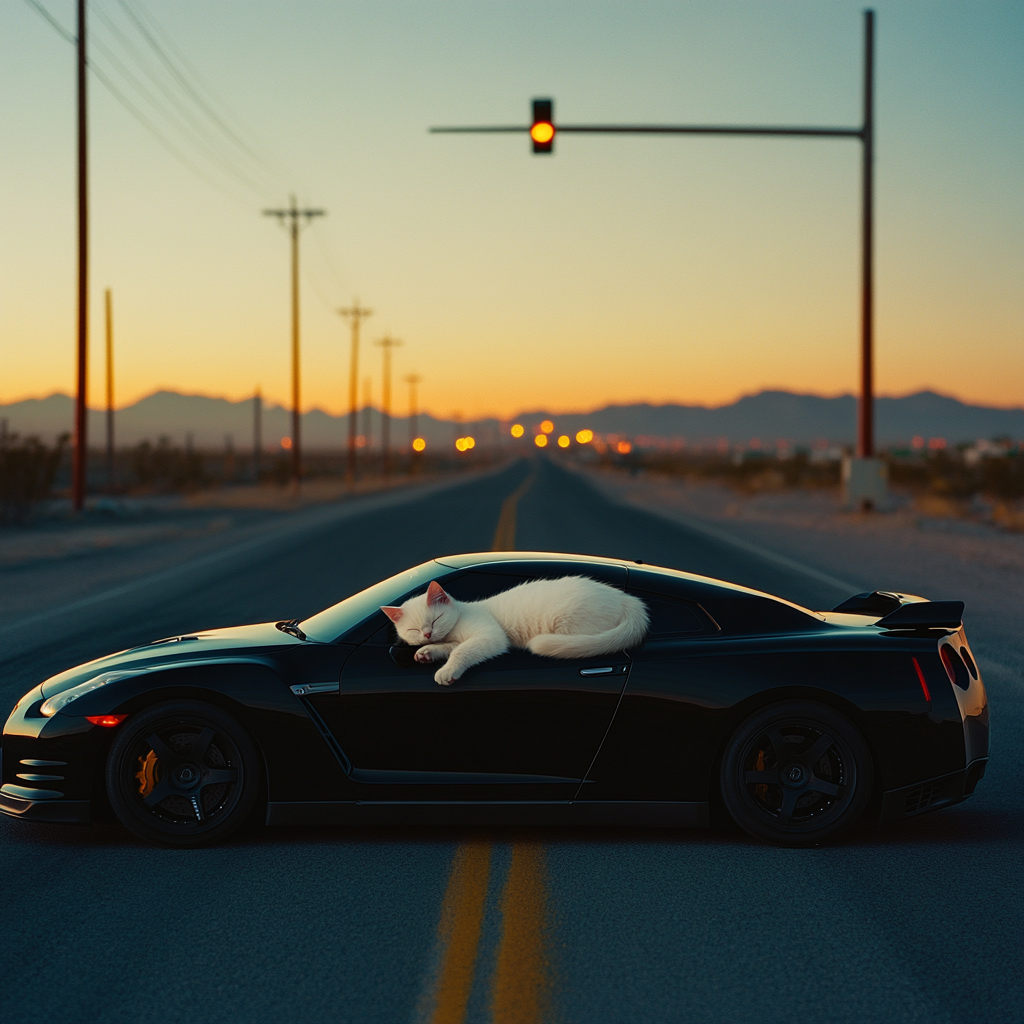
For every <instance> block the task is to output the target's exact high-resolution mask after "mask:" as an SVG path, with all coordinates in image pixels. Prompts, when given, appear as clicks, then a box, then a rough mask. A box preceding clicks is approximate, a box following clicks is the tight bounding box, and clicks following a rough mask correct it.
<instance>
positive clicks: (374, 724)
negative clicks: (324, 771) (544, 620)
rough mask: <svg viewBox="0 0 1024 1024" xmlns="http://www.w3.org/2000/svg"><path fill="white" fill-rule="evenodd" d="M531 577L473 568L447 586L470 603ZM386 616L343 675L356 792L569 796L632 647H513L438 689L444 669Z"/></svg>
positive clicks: (601, 731)
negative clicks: (588, 652)
mask: <svg viewBox="0 0 1024 1024" xmlns="http://www.w3.org/2000/svg"><path fill="white" fill-rule="evenodd" d="M554 574H556V573H552V575H554ZM563 574H564V573H563ZM529 578H535V577H532V576H524V575H512V574H511V573H506V574H492V573H474V572H470V573H465V574H463V575H462V576H460V577H459V578H458V579H457V580H455V581H453V582H451V583H445V584H444V585H445V588H446V589H447V590H449V592H450V593H451V594H452V596H453V597H455V598H456V599H460V600H468V599H475V598H476V597H478V596H487V594H488V593H496V592H497V591H499V590H502V589H506V588H508V587H511V586H515V585H516V584H517V583H520V582H524V581H525V580H526V579H529ZM381 618H382V620H384V621H382V624H381V627H380V629H379V630H378V631H377V633H376V634H374V636H372V637H371V638H370V639H369V640H368V641H367V642H366V643H364V644H362V645H361V646H360V647H359V648H358V649H357V650H356V651H355V652H354V653H353V655H352V657H351V658H350V659H349V660H348V661H347V662H346V664H345V667H344V670H343V672H342V675H341V692H340V706H339V719H340V732H341V737H340V738H341V742H342V745H343V747H344V749H345V752H346V754H347V756H348V758H349V760H350V761H351V762H352V773H351V776H350V777H351V779H352V782H353V784H354V788H355V789H356V791H357V793H356V799H358V800H361V801H421V800H426V801H487V802H490V801H502V802H504V801H546V802H547V801H569V800H571V799H572V798H573V796H574V795H575V793H576V791H577V790H578V789H579V787H580V784H581V783H582V781H583V779H584V778H585V777H586V774H587V771H588V769H589V767H590V765H591V763H592V762H593V760H594V757H595V756H596V754H597V751H598V749H599V748H600V745H601V742H602V740H603V738H604V736H605V733H606V732H607V730H608V726H609V724H610V722H611V720H612V717H613V715H614V713H615V708H616V705H617V704H618V700H619V696H620V694H621V693H622V689H623V687H624V685H625V682H626V679H627V677H628V673H629V665H630V660H629V657H628V656H627V655H626V654H625V653H621V654H617V655H612V656H602V657H597V658H585V659H556V658H544V657H540V656H538V655H534V654H531V653H530V652H529V651H524V650H513V651H509V652H508V653H506V654H503V655H501V656H500V657H498V658H494V659H492V660H490V661H487V662H484V663H482V664H480V665H477V666H475V667H473V668H472V669H470V670H469V671H468V672H467V673H466V675H465V676H463V678H462V679H460V680H458V681H457V682H455V683H454V684H452V685H451V686H439V685H438V684H437V683H435V682H434V672H435V670H436V666H431V665H421V664H419V663H417V662H415V661H414V660H413V653H414V648H410V647H407V646H405V645H404V644H398V643H396V642H395V636H394V633H393V630H392V629H391V626H390V623H388V622H387V621H386V620H385V619H384V616H383V614H382V616H381Z"/></svg>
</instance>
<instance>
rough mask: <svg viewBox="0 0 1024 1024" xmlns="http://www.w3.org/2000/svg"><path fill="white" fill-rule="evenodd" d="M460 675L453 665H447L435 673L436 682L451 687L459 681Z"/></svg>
mask: <svg viewBox="0 0 1024 1024" xmlns="http://www.w3.org/2000/svg"><path fill="white" fill-rule="evenodd" d="M458 678H459V677H458V675H457V673H456V672H455V670H454V669H453V668H452V667H451V665H445V666H444V667H443V668H439V669H438V670H437V671H436V672H435V673H434V682H435V683H439V684H440V685H441V686H451V685H452V683H454V682H455V680H456V679H458Z"/></svg>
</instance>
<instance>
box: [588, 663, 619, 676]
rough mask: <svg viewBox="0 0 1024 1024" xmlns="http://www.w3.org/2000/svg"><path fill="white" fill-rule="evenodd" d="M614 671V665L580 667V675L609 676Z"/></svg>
mask: <svg viewBox="0 0 1024 1024" xmlns="http://www.w3.org/2000/svg"><path fill="white" fill-rule="evenodd" d="M614 671H615V666H614V665H601V666H600V668H581V669H580V675H581V676H610V675H611V674H612V673H613V672H614Z"/></svg>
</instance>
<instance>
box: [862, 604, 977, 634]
mask: <svg viewBox="0 0 1024 1024" xmlns="http://www.w3.org/2000/svg"><path fill="white" fill-rule="evenodd" d="M963 621H964V603H963V601H920V602H915V603H914V604H905V605H902V606H901V607H899V608H897V609H896V610H895V611H894V612H890V613H889V614H888V615H886V616H885V618H883V619H880V620H879V621H878V625H879V626H884V627H885V628H886V629H929V628H935V629H958V628H959V627H960V626H961V624H962V623H963Z"/></svg>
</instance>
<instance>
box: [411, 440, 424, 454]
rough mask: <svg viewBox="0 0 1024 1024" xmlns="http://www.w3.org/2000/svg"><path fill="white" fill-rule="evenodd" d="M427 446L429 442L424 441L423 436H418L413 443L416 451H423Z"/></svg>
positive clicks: (413, 448)
mask: <svg viewBox="0 0 1024 1024" xmlns="http://www.w3.org/2000/svg"><path fill="white" fill-rule="evenodd" d="M426 447H427V442H426V441H424V440H423V438H422V437H417V438H416V440H414V441H413V443H412V450H413V451H414V452H421V451H423V449H424V448H426Z"/></svg>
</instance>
